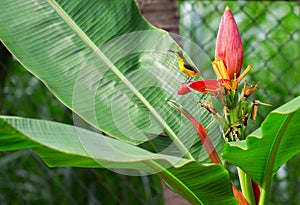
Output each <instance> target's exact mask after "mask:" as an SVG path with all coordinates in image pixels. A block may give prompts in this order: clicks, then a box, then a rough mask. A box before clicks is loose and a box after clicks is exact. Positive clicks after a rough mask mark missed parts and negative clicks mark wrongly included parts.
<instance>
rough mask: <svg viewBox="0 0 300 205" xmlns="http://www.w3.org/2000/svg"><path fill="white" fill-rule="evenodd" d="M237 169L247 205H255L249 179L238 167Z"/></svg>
mask: <svg viewBox="0 0 300 205" xmlns="http://www.w3.org/2000/svg"><path fill="white" fill-rule="evenodd" d="M237 169H238V174H239V178H240V184H241V189H242V192H243V194H244V196H245V198H246V199H247V201H248V202H249V205H256V201H255V196H254V193H253V189H252V183H251V178H250V177H249V175H248V174H246V173H245V172H244V171H243V170H241V169H240V168H239V167H238V168H237Z"/></svg>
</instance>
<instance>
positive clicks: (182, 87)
mask: <svg viewBox="0 0 300 205" xmlns="http://www.w3.org/2000/svg"><path fill="white" fill-rule="evenodd" d="M189 92H191V90H190V89H189V87H188V86H187V83H182V84H181V85H180V87H179V89H178V91H177V94H178V95H185V94H188V93H189Z"/></svg>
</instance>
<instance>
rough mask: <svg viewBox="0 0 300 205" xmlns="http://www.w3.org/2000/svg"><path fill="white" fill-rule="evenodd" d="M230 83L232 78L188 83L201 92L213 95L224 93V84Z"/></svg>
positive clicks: (190, 86)
mask: <svg viewBox="0 0 300 205" xmlns="http://www.w3.org/2000/svg"><path fill="white" fill-rule="evenodd" d="M225 85H230V86H231V82H230V80H224V79H220V80H198V81H194V82H190V83H188V86H189V88H191V89H193V90H196V91H198V92H201V93H208V94H211V95H218V94H220V93H224V86H225Z"/></svg>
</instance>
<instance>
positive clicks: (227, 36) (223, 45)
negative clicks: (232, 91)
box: [215, 7, 244, 80]
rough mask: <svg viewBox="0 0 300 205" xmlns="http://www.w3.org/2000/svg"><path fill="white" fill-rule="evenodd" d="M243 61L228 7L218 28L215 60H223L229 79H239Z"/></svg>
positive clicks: (235, 28) (237, 36) (242, 52)
mask: <svg viewBox="0 0 300 205" xmlns="http://www.w3.org/2000/svg"><path fill="white" fill-rule="evenodd" d="M243 59H244V51H243V45H242V40H241V36H240V33H239V30H238V27H237V24H236V22H235V20H234V17H233V15H232V13H231V11H230V8H229V7H226V9H225V11H224V13H223V16H222V19H221V22H220V26H219V31H218V36H217V41H216V50H215V60H223V62H224V64H225V67H226V69H227V72H228V75H229V78H230V79H231V80H234V78H235V76H234V75H235V74H236V78H238V77H239V75H240V73H241V68H242V64H243Z"/></svg>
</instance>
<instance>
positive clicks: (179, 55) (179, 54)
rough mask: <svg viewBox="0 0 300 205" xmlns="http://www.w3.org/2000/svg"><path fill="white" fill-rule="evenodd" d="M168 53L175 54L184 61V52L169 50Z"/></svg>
mask: <svg viewBox="0 0 300 205" xmlns="http://www.w3.org/2000/svg"><path fill="white" fill-rule="evenodd" d="M168 51H169V52H171V53H174V54H175V55H176V56H177V57H178V58H183V59H184V57H183V53H182V51H173V50H168Z"/></svg>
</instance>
